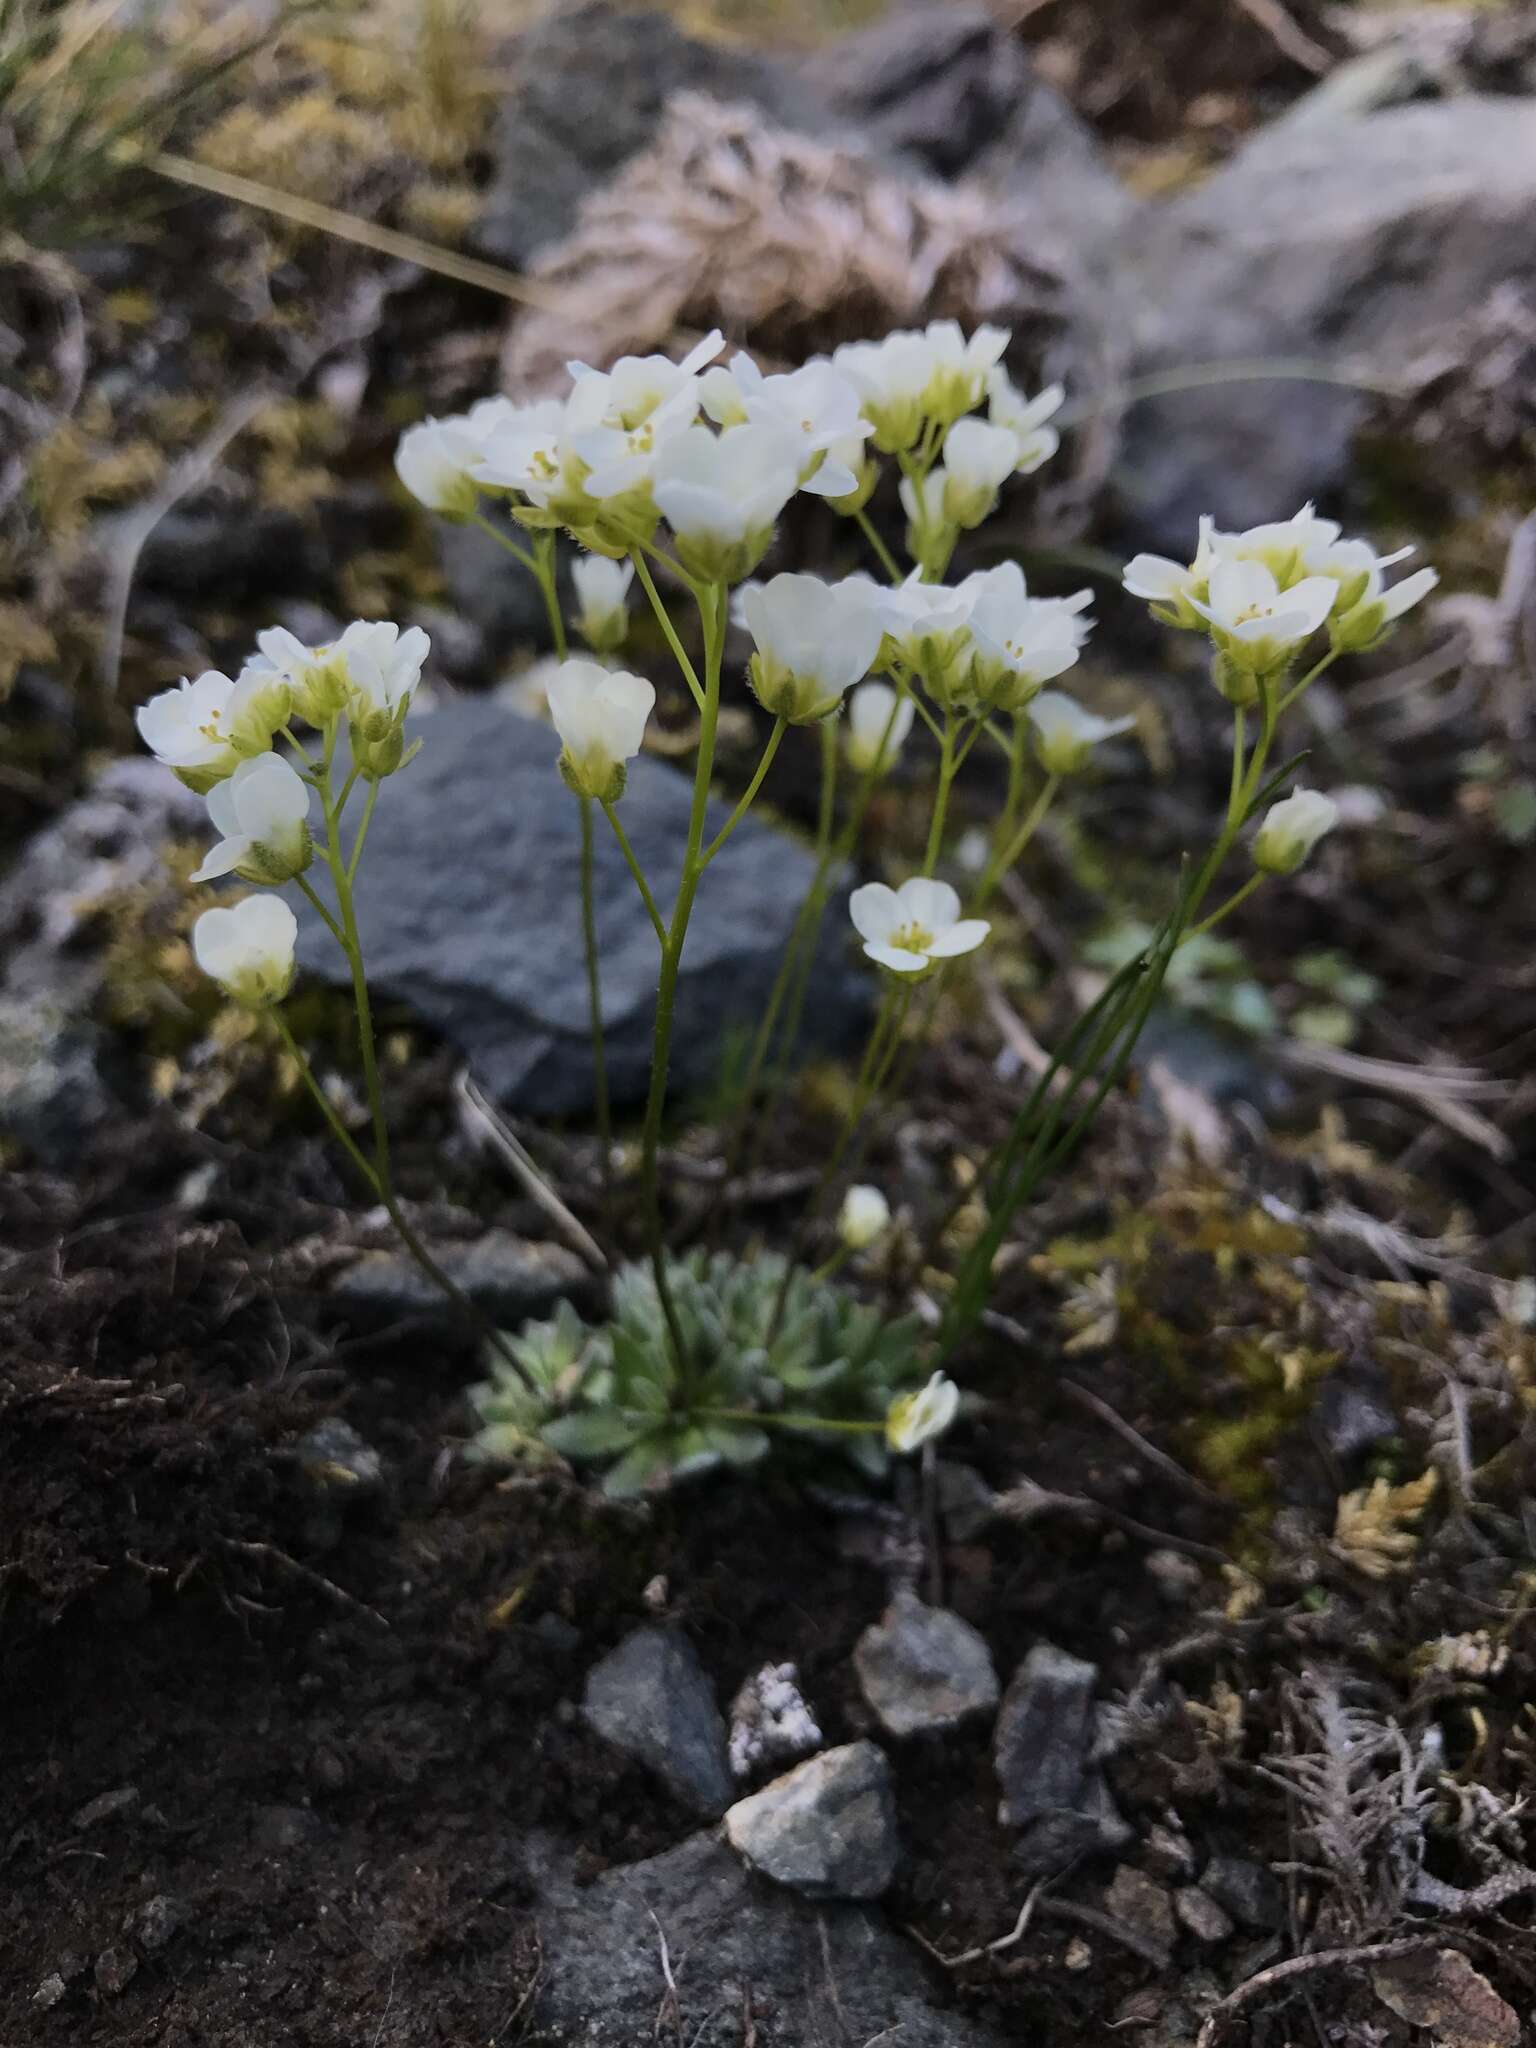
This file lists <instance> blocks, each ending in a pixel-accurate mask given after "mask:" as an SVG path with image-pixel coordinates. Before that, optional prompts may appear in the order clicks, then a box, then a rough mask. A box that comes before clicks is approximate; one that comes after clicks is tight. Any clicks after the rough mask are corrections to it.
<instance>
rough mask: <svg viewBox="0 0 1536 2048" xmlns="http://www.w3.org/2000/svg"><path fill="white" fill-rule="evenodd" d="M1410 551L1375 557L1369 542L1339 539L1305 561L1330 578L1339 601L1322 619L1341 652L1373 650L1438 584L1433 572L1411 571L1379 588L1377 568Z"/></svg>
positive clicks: (1436, 576) (1381, 583)
mask: <svg viewBox="0 0 1536 2048" xmlns="http://www.w3.org/2000/svg"><path fill="white" fill-rule="evenodd" d="M1412 553H1413V549H1412V548H1399V549H1398V551H1397V553H1396V554H1394V555H1378V554H1377V553H1376V551H1375V549H1374V548H1372V546H1371V544H1370V542H1369V541H1363V540H1342V541H1338V542H1336V543H1335V544H1334V545H1333V546H1332V547H1331V548H1327V549H1320V550H1318V552H1317V554H1316V555H1315V556H1314V557H1313V559H1312V560H1311V562H1310V563H1309V567H1311V568H1313V569H1315V570H1316V571H1317V573H1318V574H1319V575H1323V576H1332V577H1335V578H1336V579H1337V581H1338V584H1339V599H1338V603H1337V605H1336V606H1335V607H1334V611H1333V615H1332V617H1331V618H1330V619H1329V621H1328V634H1329V638H1330V640H1331V641H1332V643H1333V645H1334V647H1336V648H1337V649H1338V651H1339V652H1340V653H1341V654H1359V653H1362V652H1364V651H1365V650H1366V649H1368V648H1372V647H1375V646H1377V645H1378V644H1379V643H1380V642H1381V641H1382V640H1384V639H1385V638H1386V637H1387V633H1388V631H1389V629H1390V628H1391V627H1392V626H1393V625H1394V624H1395V623H1396V622H1397V620H1398V619H1400V618H1401V617H1402V616H1403V614H1404V613H1405V612H1408V611H1411V610H1412V609H1413V607H1414V606H1415V605H1416V604H1420V603H1422V602H1423V600H1424V599H1425V598H1426V597H1428V595H1429V593H1430V592H1431V591H1432V590H1433V589H1434V588H1435V586H1436V584H1437V583H1438V582H1439V581H1440V578H1439V576H1438V575H1437V574H1436V573H1435V571H1434V570H1433V569H1416V570H1415V571H1414V573H1413V574H1412V575H1411V576H1405V577H1404V578H1403V580H1402V582H1401V583H1394V584H1393V585H1392V587H1391V588H1390V589H1387V588H1386V587H1385V579H1384V577H1383V576H1382V573H1381V572H1382V570H1383V569H1387V568H1390V567H1391V566H1392V565H1393V563H1395V562H1401V561H1403V560H1404V559H1406V557H1407V556H1409V555H1411V554H1412Z"/></svg>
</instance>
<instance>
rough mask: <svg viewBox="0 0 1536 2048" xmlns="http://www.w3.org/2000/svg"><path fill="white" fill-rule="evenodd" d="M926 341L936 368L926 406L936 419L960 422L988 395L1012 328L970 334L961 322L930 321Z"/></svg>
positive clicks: (926, 329) (931, 376) (991, 328)
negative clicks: (989, 386)
mask: <svg viewBox="0 0 1536 2048" xmlns="http://www.w3.org/2000/svg"><path fill="white" fill-rule="evenodd" d="M923 339H924V341H925V342H926V344H927V346H928V349H929V352H930V355H931V358H932V365H933V367H932V371H931V373H930V376H929V381H928V388H927V390H926V391H925V393H924V394H923V396H924V403H925V406H926V408H927V410H928V411H929V412H930V413H931V414H932V415H933V416H934V417H935V418H936V419H941V420H945V421H949V420H957V419H958V418H959V417H960V415H961V414H962V413H965V412H969V411H970V410H971V408H972V406H975V405H980V403H981V401H982V399H983V398H984V397H985V396H986V391H987V380H988V379H989V378H990V376H991V375H992V372H993V370H994V369H995V368H996V367H997V365H998V363H999V362H1000V361H1001V360H1002V356H1003V351H1004V350H1005V349H1006V348H1007V346H1008V342H1009V333H1008V329H1007V328H1006V327H986V326H983V327H978V328H977V329H976V331H975V333H974V334H971V335H966V334H963V333H962V332H961V330H960V323H959V321H958V320H930V321H929V323H928V325H927V327H926V328H925V329H924V330H923Z"/></svg>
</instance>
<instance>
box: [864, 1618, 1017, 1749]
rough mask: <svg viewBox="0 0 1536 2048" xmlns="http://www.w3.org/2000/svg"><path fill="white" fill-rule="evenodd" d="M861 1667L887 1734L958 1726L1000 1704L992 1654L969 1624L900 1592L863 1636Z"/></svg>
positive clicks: (866, 1689)
mask: <svg viewBox="0 0 1536 2048" xmlns="http://www.w3.org/2000/svg"><path fill="white" fill-rule="evenodd" d="M853 1664H854V1669H855V1670H856V1671H857V1673H858V1676H859V1686H860V1688H861V1690H862V1691H863V1694H864V1697H865V1699H866V1700H867V1701H868V1702H869V1704H870V1706H871V1707H872V1708H873V1709H874V1712H875V1713H876V1715H877V1716H878V1717H879V1721H880V1725H881V1727H882V1728H884V1729H885V1731H886V1733H887V1734H888V1735H896V1736H902V1735H921V1734H930V1733H933V1732H936V1731H937V1730H940V1729H944V1728H955V1727H958V1726H959V1724H960V1723H961V1722H962V1721H964V1720H967V1719H969V1718H970V1717H971V1716H972V1715H974V1714H986V1713H990V1712H991V1711H992V1709H993V1708H994V1707H995V1706H996V1705H997V1698H998V1683H997V1672H996V1670H995V1668H994V1666H993V1663H992V1653H991V1651H990V1650H989V1649H988V1648H987V1646H986V1643H985V1641H984V1640H983V1638H982V1637H981V1636H980V1635H979V1634H978V1633H977V1631H976V1630H975V1629H973V1628H972V1627H971V1625H970V1623H969V1622H968V1621H962V1620H961V1618H960V1616H959V1615H958V1614H951V1613H950V1612H949V1610H948V1609H947V1608H943V1607H927V1606H925V1605H924V1604H923V1602H922V1601H921V1600H919V1599H918V1597H917V1595H916V1594H915V1593H912V1592H910V1591H905V1590H904V1591H902V1592H900V1593H898V1594H897V1596H896V1598H895V1599H894V1600H893V1601H892V1602H891V1604H890V1606H889V1607H888V1608H887V1609H886V1611H885V1613H884V1614H883V1615H882V1616H881V1618H880V1620H879V1621H877V1622H874V1623H872V1624H871V1626H870V1627H868V1628H867V1629H865V1631H864V1633H863V1635H861V1636H860V1637H859V1640H858V1644H857V1647H856V1648H855V1650H854V1653H853Z"/></svg>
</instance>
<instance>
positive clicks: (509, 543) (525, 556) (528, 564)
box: [469, 512, 539, 577]
mask: <svg viewBox="0 0 1536 2048" xmlns="http://www.w3.org/2000/svg"><path fill="white" fill-rule="evenodd" d="M469 523H470V525H471V526H478V527H479V529H480V531H481V532H482V533H488V534H489V535H490V536H491V539H492V540H493V541H495V543H496V545H497V546H498V547H500V548H505V550H506V551H507V553H508V554H509V555H510V556H511V557H512V559H513V561H514V562H521V563H522V565H523V567H524V568H525V569H526V570H527V571H528V573H529V575H531V576H534V577H537V576H538V575H539V565H538V562H537V561H536V560H535V559H534V556H533V554H532V552H531V551H530V550H529V549H528V548H525V547H523V546H521V545H520V544H519V543H518V542H517V541H515V540H514V539H513V538H512V536H511V534H510V533H505V532H503V531H502V529H501V528H500V527H499V526H498V525H497V524H496V522H495V521H494V520H492V519H487V518H486V516H485V514H484V513H483V512H471V513H470V515H469Z"/></svg>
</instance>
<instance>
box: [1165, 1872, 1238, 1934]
mask: <svg viewBox="0 0 1536 2048" xmlns="http://www.w3.org/2000/svg"><path fill="white" fill-rule="evenodd" d="M1173 1910H1174V1912H1175V1913H1177V1914H1178V1916H1179V1925H1180V1926H1181V1927H1183V1928H1185V1929H1186V1930H1187V1931H1188V1932H1189V1933H1190V1934H1192V1935H1193V1936H1194V1937H1195V1939H1196V1941H1209V1942H1217V1941H1229V1940H1230V1939H1231V1937H1232V1935H1233V1934H1234V1933H1235V1931H1236V1930H1235V1928H1234V1927H1233V1924H1232V1920H1231V1917H1230V1916H1229V1915H1228V1914H1227V1913H1225V1912H1224V1911H1223V1910H1222V1908H1221V1907H1220V1906H1218V1905H1217V1903H1216V1901H1215V1900H1214V1899H1213V1898H1212V1897H1211V1895H1210V1893H1209V1892H1203V1891H1201V1889H1200V1887H1199V1885H1197V1884H1187V1885H1183V1886H1181V1888H1180V1889H1179V1890H1178V1891H1176V1892H1175V1893H1174V1895H1173Z"/></svg>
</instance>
